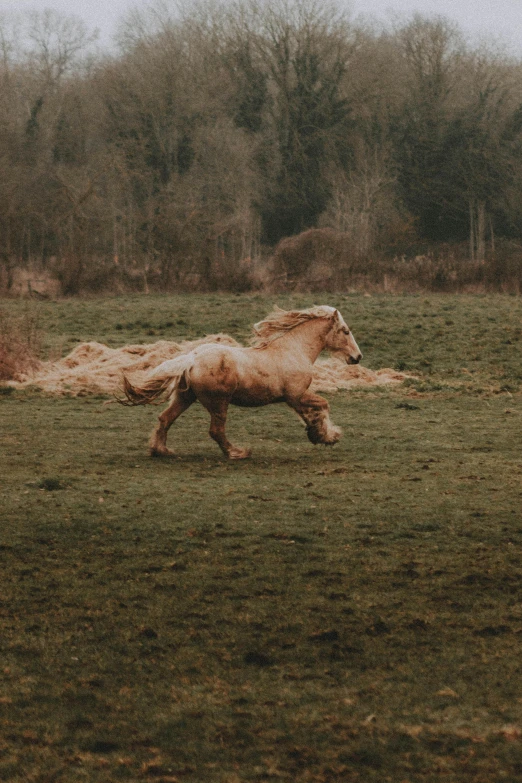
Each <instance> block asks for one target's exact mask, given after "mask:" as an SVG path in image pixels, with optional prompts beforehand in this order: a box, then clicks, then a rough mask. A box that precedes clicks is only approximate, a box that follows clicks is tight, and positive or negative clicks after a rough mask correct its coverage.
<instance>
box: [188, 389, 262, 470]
mask: <svg viewBox="0 0 522 783" xmlns="http://www.w3.org/2000/svg"><path fill="white" fill-rule="evenodd" d="M200 401H201V402H202V403H203V405H204V406H205V408H206V409H207V410H208V412H209V413H210V430H209V432H210V437H211V438H212V439H213V440H215V441H216V443H217V444H218V446H219V448H220V449H221V451H222V452H223V454H224V455H225V456H226V457H228V459H246V458H247V457H250V454H251V451H250V449H243V448H241V447H240V446H234V445H233V444H232V443H230V441H229V440H228V438H227V436H226V434H225V424H226V421H227V412H228V404H229V403H228V400H212V401H209V402H208V404H207V403H206V402H204V401H203V400H201V398H200Z"/></svg>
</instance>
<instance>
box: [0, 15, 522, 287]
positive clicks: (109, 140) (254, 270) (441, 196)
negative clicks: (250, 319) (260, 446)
mask: <svg viewBox="0 0 522 783" xmlns="http://www.w3.org/2000/svg"><path fill="white" fill-rule="evenodd" d="M170 7H171V6H169V4H161V5H158V6H157V7H156V6H155V7H154V8H151V9H150V11H142V12H136V13H135V14H134V15H132V16H131V17H129V19H128V20H127V22H126V24H124V25H123V27H122V34H121V36H120V43H119V50H118V51H117V52H116V54H115V56H113V57H111V58H110V59H109V58H105V57H104V56H103V55H101V54H100V53H94V52H93V51H92V47H91V45H92V36H91V35H90V33H89V31H88V30H87V29H86V28H85V27H84V26H83V25H82V24H81V23H80V22H78V20H76V19H74V18H73V17H71V18H68V17H60V16H59V15H57V14H55V13H54V12H44V13H42V14H38V13H36V14H33V15H32V16H31V17H28V19H27V20H26V22H23V20H22V21H21V22H20V25H19V26H18V27H17V26H16V25H15V24H13V25H10V23H9V18H8V17H5V18H4V17H3V18H2V20H0V55H1V56H0V290H1V291H3V292H7V293H9V294H10V295H19V294H20V293H21V292H22V293H25V294H27V295H31V296H34V297H38V296H39V295H43V296H47V295H50V296H53V295H56V294H57V293H60V294H62V295H66V296H69V295H74V294H78V293H85V292H103V291H122V292H123V291H144V292H147V291H153V290H161V291H184V290H185V291H186V290H198V291H213V290H229V291H245V290H252V289H256V288H263V287H267V285H268V286H269V287H272V288H274V287H275V288H277V287H285V286H289V287H291V288H295V289H297V290H307V289H310V288H311V289H314V290H317V289H322V290H324V289H330V290H334V289H335V290H346V289H349V288H364V287H368V286H371V287H380V288H385V289H386V288H390V289H392V290H394V289H396V288H398V289H403V288H405V289H407V290H411V289H419V288H423V289H431V290H462V289H466V288H469V287H477V288H481V289H482V290H487V289H495V290H510V291H517V290H519V287H520V267H521V256H522V251H521V243H522V231H521V226H522V206H521V205H522V175H521V172H522V90H521V87H520V85H521V80H520V69H521V64H520V63H519V62H517V61H515V60H512V59H508V58H505V57H503V56H502V54H499V53H498V50H497V51H496V52H488V51H486V50H484V48H482V49H481V50H480V51H478V50H477V51H476V50H473V49H472V48H471V47H470V46H469V45H467V44H466V43H465V42H464V40H463V39H462V37H461V36H460V34H459V31H458V30H456V29H455V28H454V27H453V26H452V25H451V23H450V22H448V21H447V20H445V19H443V18H440V17H434V18H423V17H419V16H414V17H412V18H410V19H409V20H405V21H404V23H402V25H397V26H396V27H395V28H393V29H389V30H387V31H384V32H383V31H382V30H372V29H371V27H369V26H364V27H363V26H360V25H359V24H357V23H356V22H354V21H352V20H351V19H350V18H349V17H348V16H347V15H346V14H345V13H344V12H343V10H342V6H341V4H337V0H330V1H329V2H324V3H318V2H316V0H295V2H294V0H290V2H288V3H286V2H285V3H283V2H279V0H270V2H268V3H264V4H262V6H261V7H257V6H256V4H255V3H251V2H250V1H249V0H240V3H239V5H238V7H232V6H230V5H229V4H227V3H224V2H217V3H215V4H210V3H209V4H208V5H207V4H203V5H198V6H197V7H194V6H193V5H191V4H186V6H185V10H182V9H181V10H180V9H178V10H177V11H175V12H174V11H170V10H169V8H170ZM24 25H25V26H24ZM317 232H319V233H317ZM278 243H279V244H278ZM274 248H275V252H274ZM272 256H273V262H272V260H271V259H272ZM271 266H272V267H273V279H272V280H270V274H269V269H270V267H271ZM22 273H23V274H22ZM23 275H27V278H26V279H25V282H24V281H23V280H22V278H23ZM47 279H52V281H53V284H52V285H45V286H43V288H44V290H41V289H42V285H41V283H38V282H37V281H42V280H47ZM53 286H54V288H53ZM58 288H59V290H58Z"/></svg>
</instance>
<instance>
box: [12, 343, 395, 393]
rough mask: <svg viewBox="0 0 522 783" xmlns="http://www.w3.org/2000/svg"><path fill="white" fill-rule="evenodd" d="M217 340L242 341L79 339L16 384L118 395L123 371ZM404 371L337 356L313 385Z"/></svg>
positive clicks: (345, 383)
mask: <svg viewBox="0 0 522 783" xmlns="http://www.w3.org/2000/svg"><path fill="white" fill-rule="evenodd" d="M213 342H218V343H222V344H224V345H234V346H238V345H239V343H238V342H237V341H236V340H234V339H233V338H232V337H229V336H228V335H226V334H211V335H208V336H207V337H203V338H202V339H201V340H192V341H184V342H181V343H176V342H169V341H167V340H159V341H158V342H156V343H151V344H147V345H126V346H124V347H123V348H109V347H108V346H107V345H103V344H102V343H96V342H88V343H81V344H80V345H78V346H77V347H76V348H75V349H74V350H73V351H71V353H70V354H68V355H67V356H65V357H64V358H63V359H60V360H59V361H56V362H41V363H40V364H39V365H38V367H37V368H36V369H34V370H33V371H32V372H30V373H25V374H19V375H18V377H17V378H16V381H14V382H11V383H12V385H13V386H18V387H23V386H28V385H30V384H31V385H34V386H38V387H39V388H41V389H43V390H44V391H47V392H50V393H51V394H71V395H76V396H84V395H86V394H115V393H118V391H119V390H120V389H121V383H122V372H125V374H126V375H127V374H128V375H129V376H131V377H134V378H135V379H136V378H137V377H139V376H140V375H141V376H143V375H144V374H146V373H147V372H148V371H150V370H152V369H153V368H154V367H157V366H158V364H161V362H163V361H165V360H166V359H172V358H174V357H175V356H178V355H179V354H182V353H188V352H189V351H191V350H192V349H193V348H195V347H196V346H198V345H202V344H203V343H213ZM404 378H405V375H404V374H403V373H400V372H396V371H395V370H388V369H386V370H378V371H377V372H374V371H373V370H368V369H366V368H365V367H361V366H360V365H348V364H345V363H344V362H341V361H339V360H336V359H326V360H319V361H318V362H317V364H316V365H315V372H314V379H313V382H312V389H313V390H315V391H329V392H333V391H336V390H337V389H350V388H352V387H354V386H367V385H381V384H385V383H399V382H400V381H402V380H404Z"/></svg>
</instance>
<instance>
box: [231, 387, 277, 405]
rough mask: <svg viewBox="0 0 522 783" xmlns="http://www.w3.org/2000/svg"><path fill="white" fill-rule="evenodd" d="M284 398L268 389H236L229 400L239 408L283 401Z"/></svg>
mask: <svg viewBox="0 0 522 783" xmlns="http://www.w3.org/2000/svg"><path fill="white" fill-rule="evenodd" d="M283 401H284V398H283V397H281V396H276V395H274V394H273V393H272V392H270V390H268V389H254V390H246V389H238V390H237V391H236V392H235V394H234V395H233V396H232V398H231V400H230V402H231V403H232V405H237V406H238V407H240V408H261V407H263V405H270V404H271V403H273V402H283Z"/></svg>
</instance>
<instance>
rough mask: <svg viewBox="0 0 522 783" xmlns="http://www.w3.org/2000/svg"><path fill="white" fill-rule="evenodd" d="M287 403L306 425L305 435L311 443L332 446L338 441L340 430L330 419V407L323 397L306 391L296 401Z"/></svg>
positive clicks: (290, 400) (291, 400)
mask: <svg viewBox="0 0 522 783" xmlns="http://www.w3.org/2000/svg"><path fill="white" fill-rule="evenodd" d="M287 402H288V404H289V405H290V407H291V408H293V409H294V410H295V411H296V413H297V414H298V415H299V416H300V417H301V418H302V419H303V421H304V423H305V424H306V434H307V436H308V440H309V441H310V442H311V443H314V444H316V443H324V444H325V445H326V446H333V445H334V443H337V441H339V440H340V438H341V435H342V430H341V429H340V428H339V427H336V426H335V424H333V422H332V420H331V419H330V406H329V405H328V402H327V401H326V400H325V399H324V397H320V396H319V395H318V394H313V392H308V391H307V392H305V393H304V394H303V395H302V396H301V397H299V398H298V399H288V400H287Z"/></svg>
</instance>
